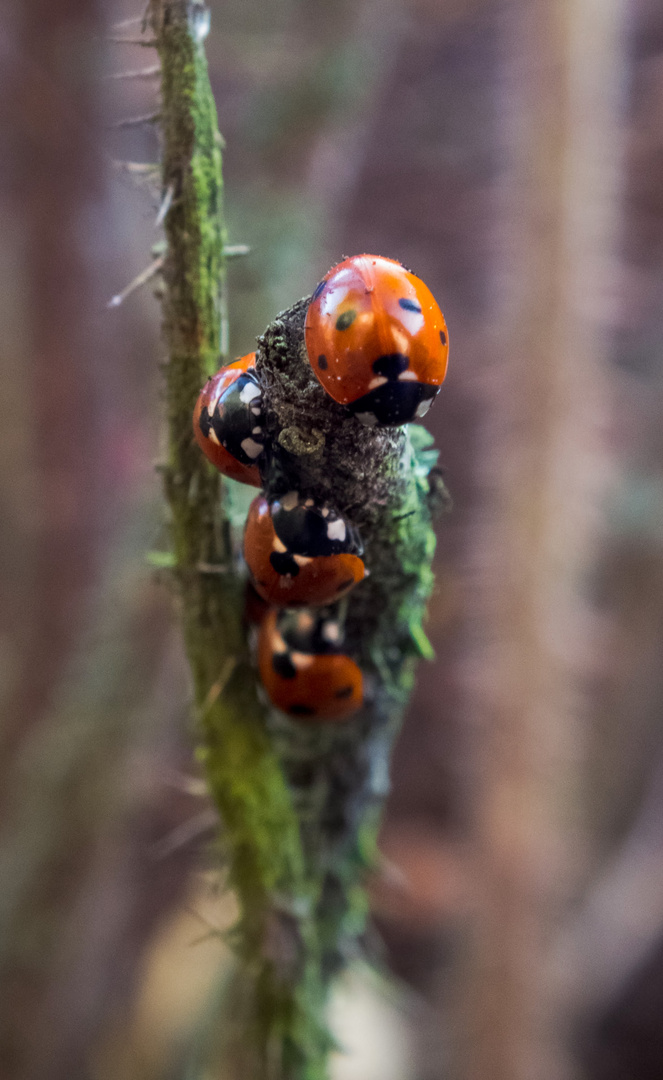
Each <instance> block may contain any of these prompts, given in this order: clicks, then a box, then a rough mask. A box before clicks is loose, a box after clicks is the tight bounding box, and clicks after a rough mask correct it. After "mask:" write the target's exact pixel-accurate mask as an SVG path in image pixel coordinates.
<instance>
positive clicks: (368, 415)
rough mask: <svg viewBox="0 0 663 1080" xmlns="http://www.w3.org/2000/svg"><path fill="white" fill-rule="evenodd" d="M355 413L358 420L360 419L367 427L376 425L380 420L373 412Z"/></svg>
mask: <svg viewBox="0 0 663 1080" xmlns="http://www.w3.org/2000/svg"><path fill="white" fill-rule="evenodd" d="M355 415H356V417H357V420H360V421H361V423H362V424H365V425H366V427H375V426H376V424H377V422H378V418H377V416H376V415H375V413H372V412H358V413H355Z"/></svg>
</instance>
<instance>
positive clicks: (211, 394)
mask: <svg viewBox="0 0 663 1080" xmlns="http://www.w3.org/2000/svg"><path fill="white" fill-rule="evenodd" d="M255 356H256V354H255V353H248V355H247V356H243V357H242V358H241V360H236V361H235V362H234V363H233V364H228V366H227V367H223V368H221V370H220V371H218V372H217V373H216V375H214V376H212V378H211V379H209V380H208V381H207V383H206V385H205V386H204V387H203V389H202V390H201V391H200V394H199V396H198V401H197V402H196V408H195V410H194V414H193V432H194V435H195V437H196V441H197V443H198V445H199V446H200V448H201V450H202V451H203V453H204V454H205V456H206V457H207V458H208V459H209V460H210V461H211V462H212V464H213V465H215V466H216V468H217V469H218V470H219V472H222V473H223V475H224V476H229V477H230V478H231V480H239V481H240V482H241V483H243V484H252V485H253V487H261V486H262V481H261V479H260V469H259V467H258V462H259V460H260V458H261V457H262V455H263V454H264V450H265V437H264V422H263V415H262V392H261V389H260V385H259V384H258V380H257V378H256V375H255Z"/></svg>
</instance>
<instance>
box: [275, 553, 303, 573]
mask: <svg viewBox="0 0 663 1080" xmlns="http://www.w3.org/2000/svg"><path fill="white" fill-rule="evenodd" d="M269 561H270V563H271V564H272V566H273V567H274V569H275V570H276V573H277V574H290V577H297V574H298V573H299V567H298V566H297V563H296V562H295V560H294V559H293V557H292V555H290V554H289V553H288V552H287V551H273V552H272V553H271V555H270V556H269Z"/></svg>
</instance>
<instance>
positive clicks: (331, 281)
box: [304, 255, 449, 427]
mask: <svg viewBox="0 0 663 1080" xmlns="http://www.w3.org/2000/svg"><path fill="white" fill-rule="evenodd" d="M304 333H305V340H306V350H307V353H308V358H309V363H310V364H311V368H312V369H313V372H314V374H315V376H316V377H317V378H318V379H319V381H320V382H321V383H322V386H323V387H324V389H325V390H326V391H327V393H328V394H329V395H330V397H332V398H333V399H334V401H337V402H339V404H341V405H346V406H347V407H348V408H349V409H350V411H351V412H352V413H354V415H355V416H356V417H357V419H358V420H361V421H362V423H364V424H367V425H368V426H369V427H375V426H376V425H378V424H380V425H382V424H384V425H397V424H407V423H409V421H411V420H415V419H417V418H418V417H421V416H424V415H425V414H426V413H427V412H428V409H429V408H430V406H431V404H432V402H433V399H434V398H435V395H436V394H437V393H438V391H439V389H440V386H441V385H442V383H443V381H444V378H445V375H446V372H447V361H448V356H449V337H448V332H447V324H446V323H445V321H444V315H443V314H442V312H441V311H440V309H439V307H438V304H437V302H436V300H435V298H434V297H433V294H432V293H431V292H430V290H429V288H428V286H427V285H425V284H424V283H423V281H421V280H420V278H418V277H415V275H414V274H412V273H410V271H409V270H406V269H405V267H404V266H401V264H400V263H399V262H396V261H395V260H394V259H385V258H382V257H381V256H377V255H353V256H352V258H349V259H344V260H343V262H340V263H339V264H338V265H337V266H334V267H332V269H331V270H330V271H329V273H328V274H327V275H326V276H325V277H324V278H323V279H322V281H321V282H320V284H319V285H318V287H317V289H316V290H315V292H314V293H313V297H312V299H311V303H310V305H309V308H308V312H307V315H306V322H305V327H304Z"/></svg>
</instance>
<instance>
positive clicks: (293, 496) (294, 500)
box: [281, 491, 299, 510]
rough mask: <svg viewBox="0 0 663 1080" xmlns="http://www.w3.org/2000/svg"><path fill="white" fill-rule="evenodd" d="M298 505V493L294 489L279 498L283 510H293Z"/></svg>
mask: <svg viewBox="0 0 663 1080" xmlns="http://www.w3.org/2000/svg"><path fill="white" fill-rule="evenodd" d="M298 505H299V495H298V494H297V492H296V491H289V492H288V494H287V495H284V496H283V498H282V499H281V506H282V507H283V509H284V510H294V509H295V507H296V506H298Z"/></svg>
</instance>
